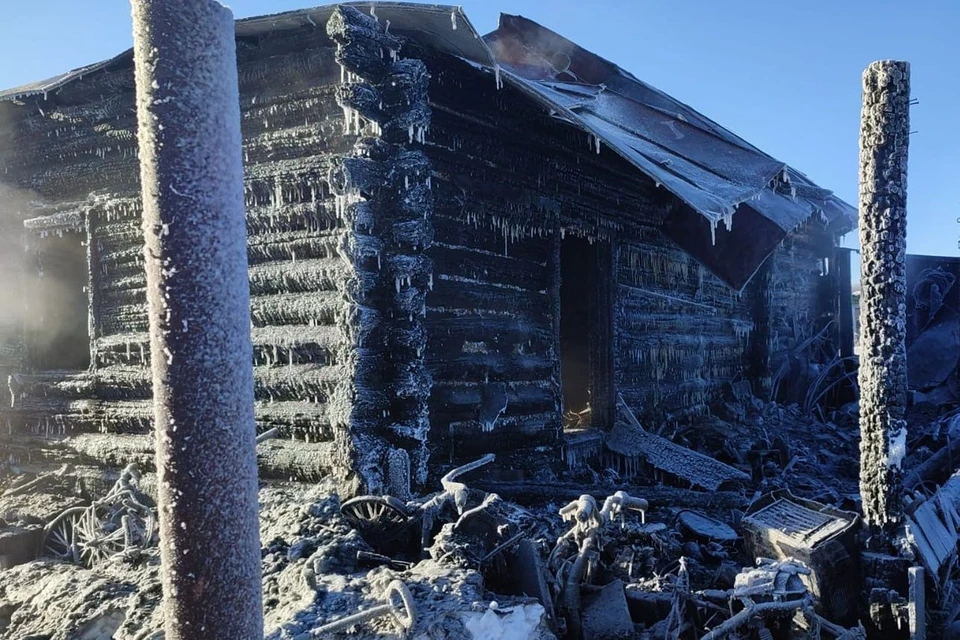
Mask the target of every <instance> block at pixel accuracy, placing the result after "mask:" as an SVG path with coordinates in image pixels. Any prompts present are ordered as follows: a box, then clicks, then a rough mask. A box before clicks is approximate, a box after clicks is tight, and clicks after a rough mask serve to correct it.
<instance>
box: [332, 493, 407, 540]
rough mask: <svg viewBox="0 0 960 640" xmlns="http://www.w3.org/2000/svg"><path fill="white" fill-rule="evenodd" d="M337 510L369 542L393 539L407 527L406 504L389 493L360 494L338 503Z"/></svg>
mask: <svg viewBox="0 0 960 640" xmlns="http://www.w3.org/2000/svg"><path fill="white" fill-rule="evenodd" d="M340 514H341V515H342V516H343V517H344V519H345V520H346V521H347V522H349V523H350V526H352V527H353V528H354V529H356V530H357V531H358V532H359V533H360V535H361V536H362V537H363V539H364V540H366V541H367V542H369V543H370V544H383V543H387V542H393V541H394V540H396V539H397V538H399V537H400V536H402V535H403V534H404V533H406V532H407V531H408V530H409V529H408V525H409V524H410V521H411V518H410V514H409V512H408V511H407V507H406V505H405V504H403V503H402V502H400V501H399V500H397V499H396V498H392V497H390V496H360V497H359V498H352V499H350V500H347V501H346V502H344V503H343V504H342V505H340Z"/></svg>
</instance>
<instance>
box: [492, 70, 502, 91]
mask: <svg viewBox="0 0 960 640" xmlns="http://www.w3.org/2000/svg"><path fill="white" fill-rule="evenodd" d="M493 77H494V80H495V81H496V83H497V89H498V90H499V89H502V88H503V81H502V79H501V78H500V65H499V64H494V65H493Z"/></svg>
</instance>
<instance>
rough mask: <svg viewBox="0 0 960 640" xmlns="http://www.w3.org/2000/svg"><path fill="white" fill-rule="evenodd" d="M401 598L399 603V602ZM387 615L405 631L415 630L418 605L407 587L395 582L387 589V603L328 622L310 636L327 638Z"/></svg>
mask: <svg viewBox="0 0 960 640" xmlns="http://www.w3.org/2000/svg"><path fill="white" fill-rule="evenodd" d="M397 598H399V600H400V601H399V602H397ZM386 615H392V616H393V619H394V620H396V622H397V624H399V625H400V627H402V628H403V629H404V630H405V631H406V630H409V629H411V628H413V625H415V624H416V623H417V605H416V603H415V602H414V601H413V596H411V595H410V590H409V589H407V585H405V584H404V583H402V582H400V581H399V580H394V581H393V582H391V583H390V586H388V587H387V602H386V604H381V605H379V606H376V607H372V608H370V609H367V610H366V611H361V612H360V613H355V614H353V615H352V616H347V617H345V618H340V619H339V620H336V621H334V622H328V623H327V624H325V625H322V626H320V627H316V628H314V629H311V630H310V636H311V637H313V638H326V637H327V634H330V633H335V632H337V631H346V630H347V629H349V628H350V627H352V626H354V625H357V624H360V623H361V622H369V621H371V620H376V619H377V618H382V617H384V616H386Z"/></svg>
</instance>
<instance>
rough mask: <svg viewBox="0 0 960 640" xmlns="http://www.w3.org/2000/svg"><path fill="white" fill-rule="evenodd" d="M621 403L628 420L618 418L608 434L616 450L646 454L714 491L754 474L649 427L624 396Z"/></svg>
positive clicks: (653, 461)
mask: <svg viewBox="0 0 960 640" xmlns="http://www.w3.org/2000/svg"><path fill="white" fill-rule="evenodd" d="M617 406H618V407H619V409H620V414H621V415H622V416H623V417H624V418H625V419H626V421H623V420H617V421H616V424H615V425H614V427H613V429H612V430H611V431H610V435H609V436H608V437H607V442H606V445H607V448H608V449H610V450H611V451H613V452H614V453H618V454H620V455H622V456H624V457H627V458H643V459H645V460H646V461H647V462H648V463H650V465H652V466H653V467H654V468H656V469H658V470H660V471H664V472H666V473H669V474H671V475H673V476H676V477H678V478H683V479H684V480H686V481H688V482H690V483H691V484H693V485H696V486H698V487H703V488H704V489H708V490H710V491H716V490H717V489H719V488H720V486H721V485H723V484H724V483H726V482H747V481H749V480H750V476H749V475H748V474H746V473H744V472H743V471H740V470H739V469H734V468H733V467H731V466H730V465H727V464H724V463H722V462H720V461H718V460H714V459H713V458H711V457H710V456H705V455H703V454H702V453H697V452H696V451H691V450H690V449H687V448H686V447H683V446H681V445H679V444H677V443H675V442H671V441H670V440H667V439H666V438H662V437H660V436H658V435H656V434H653V433H650V432H648V431H646V430H645V429H644V428H643V427H642V426H641V425H640V422H639V421H638V420H637V418H636V416H634V415H633V412H632V411H631V410H630V407H628V406H627V404H626V402H624V400H623V397H622V396H621V397H618V399H617Z"/></svg>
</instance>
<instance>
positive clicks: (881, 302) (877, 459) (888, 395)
mask: <svg viewBox="0 0 960 640" xmlns="http://www.w3.org/2000/svg"><path fill="white" fill-rule="evenodd" d="M909 103H910V67H909V64H908V63H906V62H896V61H890V60H885V61H879V62H874V63H872V64H871V65H870V66H869V67H867V69H866V71H864V73H863V110H862V112H861V124H860V247H861V252H862V258H861V260H862V267H861V269H862V271H861V276H860V280H861V287H862V293H861V306H860V325H861V327H862V329H861V334H860V374H859V375H860V434H861V435H860V438H861V440H860V494H861V498H862V500H863V516H864V520H865V521H866V522H867V524H868V525H873V526H876V527H883V526H885V525H890V524H895V523H897V522H898V521H899V520H900V517H901V515H902V505H901V497H900V494H901V482H902V478H901V471H900V463H901V461H902V459H903V456H904V452H905V447H906V431H907V426H906V421H905V419H904V416H905V411H906V399H907V354H906V266H905V261H904V258H905V255H906V235H907V209H906V200H907V146H908V141H909V133H910V106H909Z"/></svg>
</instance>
